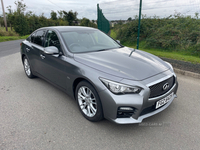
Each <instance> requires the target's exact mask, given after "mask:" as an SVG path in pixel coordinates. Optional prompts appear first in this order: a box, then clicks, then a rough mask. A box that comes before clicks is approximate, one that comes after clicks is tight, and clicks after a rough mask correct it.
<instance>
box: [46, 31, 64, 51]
mask: <svg viewBox="0 0 200 150" xmlns="http://www.w3.org/2000/svg"><path fill="white" fill-rule="evenodd" d="M48 46H55V47H57V48H58V50H59V51H60V41H59V39H58V36H57V35H56V33H55V32H54V31H51V30H49V31H48V32H47V37H46V41H45V47H48Z"/></svg>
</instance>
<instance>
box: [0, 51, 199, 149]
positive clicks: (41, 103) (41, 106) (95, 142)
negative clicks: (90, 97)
mask: <svg viewBox="0 0 200 150" xmlns="http://www.w3.org/2000/svg"><path fill="white" fill-rule="evenodd" d="M18 50H19V48H18ZM178 80H179V90H178V98H177V99H175V100H174V102H173V103H172V104H171V105H170V106H169V107H168V108H167V109H166V110H164V111H163V112H161V113H159V114H157V115H155V116H152V117H150V118H148V119H145V120H143V124H132V125H117V124H114V123H111V122H109V121H107V120H103V121H101V122H98V123H92V122H89V121H87V120H86V119H84V118H83V117H82V115H81V113H80V112H79V110H78V107H77V104H76V103H75V101H74V100H73V99H71V98H69V97H68V96H67V95H66V94H65V93H63V92H62V91H60V90H59V89H57V88H55V87H54V86H52V85H51V84H49V83H47V82H46V81H44V80H42V79H40V78H35V79H28V78H27V77H26V75H25V73H24V70H23V67H22V63H21V59H20V53H15V54H12V55H8V56H5V57H1V58H0V150H32V149H34V150H60V149H61V150H68V149H81V150H84V149H87V150H91V149H105V150H121V149H131V150H133V149H154V150H161V149H170V150H171V149H176V150H178V149H194V150H195V149H196V150H198V149H199V147H200V142H199V141H200V140H199V139H200V80H198V79H194V78H190V77H187V76H182V75H178Z"/></svg>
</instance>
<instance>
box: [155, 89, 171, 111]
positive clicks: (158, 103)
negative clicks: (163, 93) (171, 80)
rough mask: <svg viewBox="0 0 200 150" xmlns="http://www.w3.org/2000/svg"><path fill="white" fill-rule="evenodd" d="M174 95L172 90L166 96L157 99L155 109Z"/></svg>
mask: <svg viewBox="0 0 200 150" xmlns="http://www.w3.org/2000/svg"><path fill="white" fill-rule="evenodd" d="M173 95H174V92H172V93H171V94H170V95H168V96H167V97H165V98H163V99H161V100H159V101H157V102H156V109H158V108H159V107H161V106H163V105H165V104H166V103H168V102H169V101H170V99H171V98H172V96H173Z"/></svg>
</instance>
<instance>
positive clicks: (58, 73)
mask: <svg viewBox="0 0 200 150" xmlns="http://www.w3.org/2000/svg"><path fill="white" fill-rule="evenodd" d="M48 46H55V47H57V48H58V50H59V52H60V53H62V49H61V45H60V41H59V39H58V36H57V34H56V33H55V32H54V31H51V30H48V31H47V36H46V39H45V42H44V47H48ZM62 54H63V53H62ZM40 58H41V59H40V70H39V73H40V74H41V75H42V76H43V77H44V78H45V79H46V80H48V81H50V82H52V83H53V84H56V85H57V86H59V87H61V88H62V89H66V80H67V79H66V76H67V75H66V62H65V61H64V59H65V56H64V55H60V56H58V55H49V54H45V53H44V51H41V53H40Z"/></svg>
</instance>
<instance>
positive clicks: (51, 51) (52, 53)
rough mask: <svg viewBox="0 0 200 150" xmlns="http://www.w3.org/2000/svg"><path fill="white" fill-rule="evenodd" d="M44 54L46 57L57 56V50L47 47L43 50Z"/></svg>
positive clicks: (53, 47)
mask: <svg viewBox="0 0 200 150" xmlns="http://www.w3.org/2000/svg"><path fill="white" fill-rule="evenodd" d="M44 53H45V54H48V55H56V54H59V50H58V48H57V47H55V46H49V47H46V48H45V49H44Z"/></svg>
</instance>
